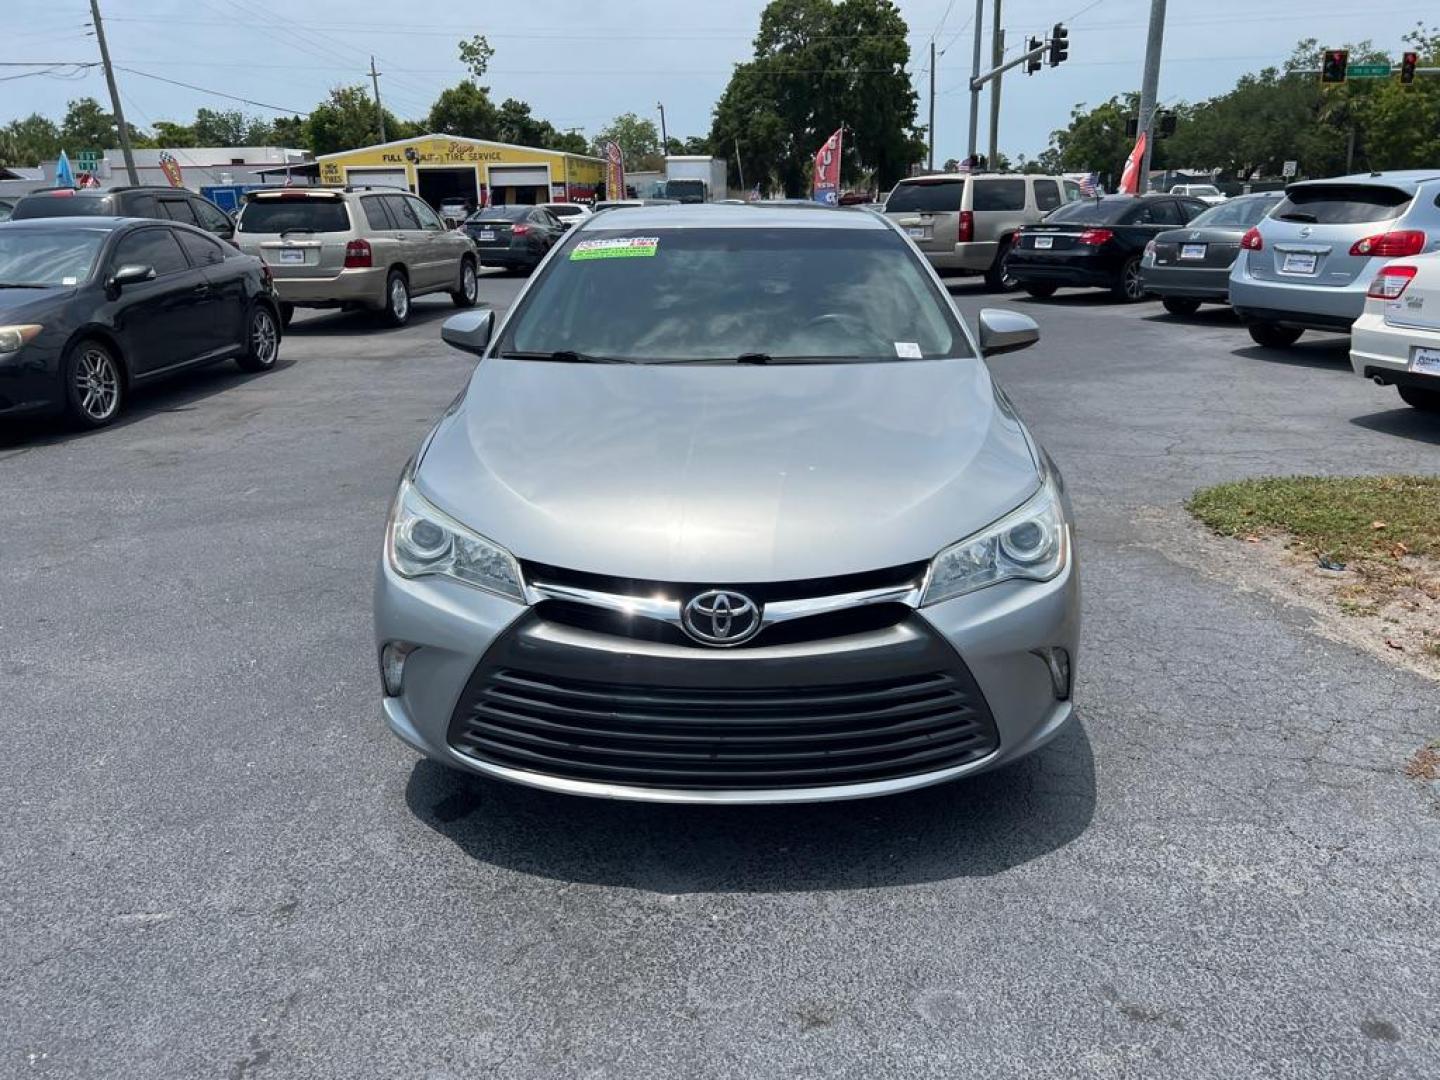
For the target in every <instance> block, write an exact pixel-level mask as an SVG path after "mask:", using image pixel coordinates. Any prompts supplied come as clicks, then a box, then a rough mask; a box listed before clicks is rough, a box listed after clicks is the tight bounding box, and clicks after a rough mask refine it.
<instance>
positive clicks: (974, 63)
mask: <svg viewBox="0 0 1440 1080" xmlns="http://www.w3.org/2000/svg"><path fill="white" fill-rule="evenodd" d="M984 22H985V0H975V51H974V53H973V54H972V55H971V60H970V141H969V143H968V146H969V154H970V167H971V168H972V169H973V168H974V167H975V143H976V140H977V139H978V138H979V135H980V86H979V82H980V35H981V32H982V27H983V25H984Z"/></svg>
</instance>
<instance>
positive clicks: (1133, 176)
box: [1120, 131, 1145, 195]
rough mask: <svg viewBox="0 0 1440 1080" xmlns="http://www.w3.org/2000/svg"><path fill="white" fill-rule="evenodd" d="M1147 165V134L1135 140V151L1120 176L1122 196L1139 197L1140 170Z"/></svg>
mask: <svg viewBox="0 0 1440 1080" xmlns="http://www.w3.org/2000/svg"><path fill="white" fill-rule="evenodd" d="M1144 163H1145V132H1143V131H1142V132H1140V135H1139V137H1138V138H1136V140H1135V149H1134V150H1131V151H1130V156H1129V157H1128V158H1127V159H1126V161H1125V171H1124V172H1123V173H1121V174H1120V194H1121V195H1137V194H1139V192H1140V169H1141V166H1143V165H1144Z"/></svg>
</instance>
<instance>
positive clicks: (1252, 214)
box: [1140, 191, 1285, 315]
mask: <svg viewBox="0 0 1440 1080" xmlns="http://www.w3.org/2000/svg"><path fill="white" fill-rule="evenodd" d="M1283 198H1285V193H1284V192H1283V191H1267V192H1263V193H1260V194H1257V195H1239V196H1237V197H1235V198H1233V199H1230V200H1229V201H1228V202H1223V203H1221V204H1220V205H1218V206H1212V207H1210V209H1208V210H1206V211H1205V212H1204V213H1203V214H1201V215H1200V216H1199V217H1197V218H1196V219H1195V220H1194V221H1192V222H1190V224H1189V225H1187V226H1186V227H1185V228H1183V229H1171V230H1170V231H1168V232H1162V233H1161V234H1160V235H1159V236H1157V237H1155V239H1154V240H1151V241H1150V244H1149V246H1147V247H1146V249H1145V257H1144V258H1143V259H1141V260H1140V276H1141V278H1142V279H1143V280H1144V282H1145V291H1146V292H1149V293H1154V294H1155V295H1157V296H1159V297H1160V300H1161V302H1162V303H1163V304H1164V305H1165V310H1166V311H1168V312H1170V313H1171V314H1172V315H1193V314H1195V312H1196V311H1197V310H1198V309H1199V307H1200V305H1201V304H1202V303H1211V304H1228V303H1229V302H1230V264H1231V263H1233V262H1234V261H1235V256H1236V255H1238V254H1239V253H1240V238H1241V237H1242V236H1244V235H1245V232H1246V230H1247V229H1249V228H1250V227H1251V226H1252V225H1254V224H1256V223H1257V222H1259V220H1260V219H1261V218H1263V217H1264V216H1265V215H1267V214H1268V213H1270V211H1271V210H1273V209H1275V207H1276V206H1278V205H1280V201H1281V200H1282V199H1283Z"/></svg>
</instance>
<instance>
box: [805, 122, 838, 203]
mask: <svg viewBox="0 0 1440 1080" xmlns="http://www.w3.org/2000/svg"><path fill="white" fill-rule="evenodd" d="M844 141H845V129H844V128H843V127H841V128H838V129H837V130H836V132H835V134H833V135H831V136H830V137H829V138H828V139H826V140H825V144H824V145H823V146H821V147H820V149H819V150H817V151H815V180H814V184H813V191H812V196H811V197H812V198H813V199H814V200H815V201H816V202H818V203H823V204H824V205H826V206H836V205H838V204H839V202H840V152H841V150H843V149H844Z"/></svg>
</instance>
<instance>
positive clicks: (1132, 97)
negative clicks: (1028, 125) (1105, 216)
mask: <svg viewBox="0 0 1440 1080" xmlns="http://www.w3.org/2000/svg"><path fill="white" fill-rule="evenodd" d="M1139 108H1140V95H1139V94H1138V93H1134V92H1131V93H1128V94H1125V95H1124V96H1123V97H1112V98H1111V99H1110V100H1109V101H1106V102H1104V103H1102V104H1100V105H1097V106H1095V108H1093V109H1090V110H1088V111H1087V110H1086V108H1085V106H1084V105H1083V104H1082V105H1076V106H1075V107H1074V108H1072V109H1071V110H1070V126H1069V127H1068V128H1065V129H1064V130H1063V131H1055V132H1052V133H1051V135H1050V143H1051V145H1052V146H1053V147H1054V149H1055V153H1056V156H1057V157H1058V158H1059V162H1060V169H1061V170H1062V171H1066V172H1093V173H1097V174H1099V175H1100V177H1101V178H1102V180H1105V181H1106V186H1107V187H1111V188H1113V187H1114V184H1113V182H1112V181H1111V179H1110V178H1118V177H1119V175H1120V171H1121V169H1123V168H1124V165H1125V158H1126V157H1128V156H1129V154H1130V151H1131V149H1132V148H1133V147H1134V145H1135V140H1134V138H1132V137H1131V136H1130V135H1127V134H1126V133H1125V124H1126V121H1127V120H1128V119H1129V118H1130V117H1131V116H1133V115H1134V114H1135V113H1136V112H1137V111H1138V110H1139Z"/></svg>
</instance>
